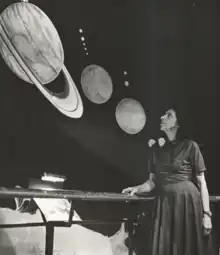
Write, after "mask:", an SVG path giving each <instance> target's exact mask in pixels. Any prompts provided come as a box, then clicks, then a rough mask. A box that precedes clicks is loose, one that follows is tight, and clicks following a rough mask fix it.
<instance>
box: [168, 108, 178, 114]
mask: <svg viewBox="0 0 220 255" xmlns="http://www.w3.org/2000/svg"><path fill="white" fill-rule="evenodd" d="M168 113H172V114H175V113H176V112H175V110H174V109H172V108H170V109H168V110H167V111H166V114H168Z"/></svg>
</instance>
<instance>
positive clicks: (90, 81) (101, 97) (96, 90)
mask: <svg viewBox="0 0 220 255" xmlns="http://www.w3.org/2000/svg"><path fill="white" fill-rule="evenodd" d="M81 85H82V89H83V92H84V94H85V96H86V97H87V98H88V99H89V100H90V101H91V102H93V103H95V104H103V103H106V102H107V101H108V100H109V99H110V98H111V95H112V92H113V85H112V80H111V77H110V76H109V74H108V72H107V71H106V70H105V69H104V68H102V67H101V66H98V65H89V66H87V67H86V68H85V69H84V70H83V72H82V75H81Z"/></svg>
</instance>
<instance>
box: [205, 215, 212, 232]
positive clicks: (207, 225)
mask: <svg viewBox="0 0 220 255" xmlns="http://www.w3.org/2000/svg"><path fill="white" fill-rule="evenodd" d="M203 228H204V235H209V234H210V233H211V231H212V219H211V217H209V216H208V215H204V216H203Z"/></svg>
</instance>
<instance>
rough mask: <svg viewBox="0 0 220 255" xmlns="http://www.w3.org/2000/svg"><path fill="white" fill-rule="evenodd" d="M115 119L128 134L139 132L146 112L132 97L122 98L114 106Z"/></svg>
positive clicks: (144, 121) (144, 122)
mask: <svg viewBox="0 0 220 255" xmlns="http://www.w3.org/2000/svg"><path fill="white" fill-rule="evenodd" d="M115 115H116V120H117V123H118V125H119V126H120V128H121V129H122V130H123V131H125V132H126V133H128V134H132V135H133V134H137V133H139V132H140V131H141V130H142V129H143V128H144V126H145V124H146V119H147V118H146V114H145V111H144V108H143V106H142V105H141V103H140V102H138V101H137V100H135V99H132V98H125V99H122V100H121V101H120V102H119V103H118V105H117V107H116V113H115Z"/></svg>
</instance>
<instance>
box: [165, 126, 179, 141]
mask: <svg viewBox="0 0 220 255" xmlns="http://www.w3.org/2000/svg"><path fill="white" fill-rule="evenodd" d="M177 130H178V128H172V129H171V130H166V131H165V133H166V135H167V138H168V140H169V141H170V142H172V141H174V140H176V135H177Z"/></svg>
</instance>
